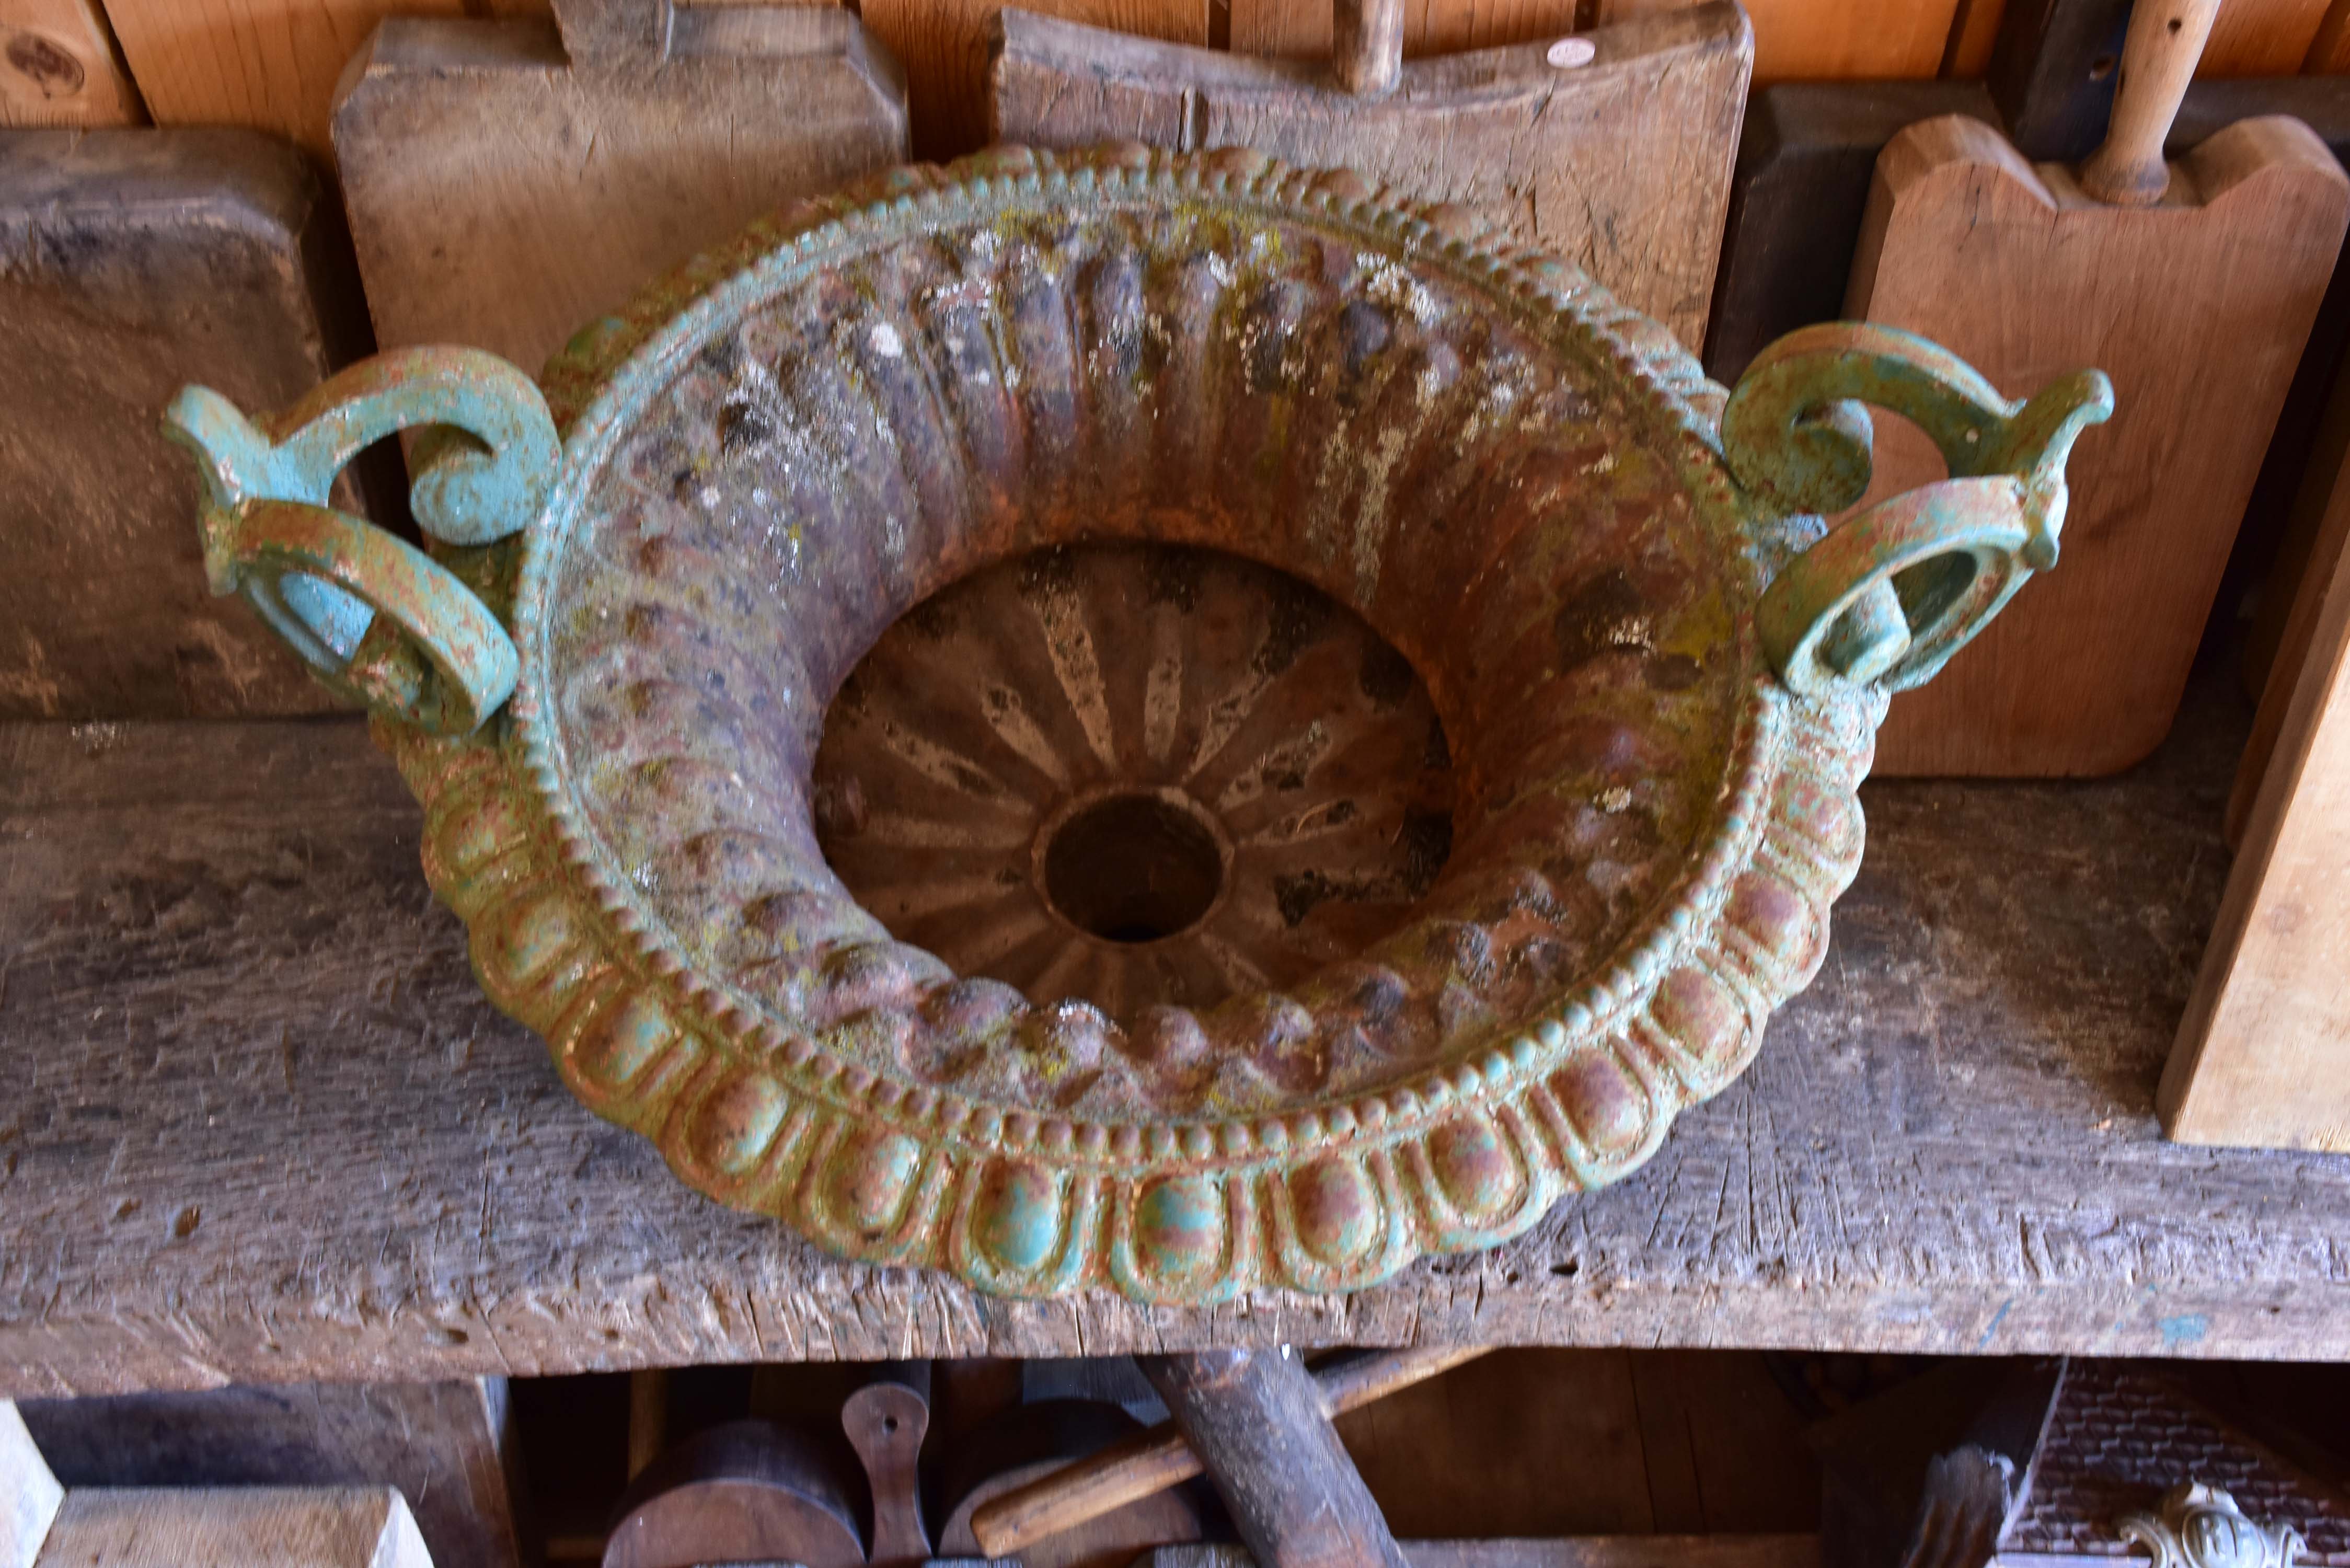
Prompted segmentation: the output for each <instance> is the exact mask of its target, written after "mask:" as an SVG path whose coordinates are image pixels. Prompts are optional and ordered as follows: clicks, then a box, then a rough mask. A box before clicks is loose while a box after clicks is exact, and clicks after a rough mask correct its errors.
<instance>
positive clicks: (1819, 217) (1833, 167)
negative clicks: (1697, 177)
mask: <svg viewBox="0 0 2350 1568" xmlns="http://www.w3.org/2000/svg"><path fill="white" fill-rule="evenodd" d="M1938 114H1971V115H1974V116H1976V117H1977V118H1979V119H1996V118H1997V115H1998V111H1997V110H1996V109H1993V108H1992V107H1991V94H1990V93H1988V92H1986V91H1985V90H1984V89H1983V86H1982V84H1981V82H1939V81H1922V82H1782V83H1779V84H1778V85H1776V86H1773V87H1766V88H1756V89H1755V90H1754V94H1753V96H1752V98H1750V99H1748V100H1747V103H1746V125H1745V129H1744V130H1743V131H1742V134H1741V135H1740V137H1739V141H1738V167H1737V170H1736V171H1735V172H1734V173H1732V174H1731V180H1730V218H1729V223H1728V224H1727V226H1726V228H1725V230H1724V233H1723V238H1722V244H1721V265H1720V268H1719V270H1718V271H1717V272H1716V273H1715V275H1714V280H1713V314H1712V317H1711V328H1710V330H1709V331H1708V332H1707V334H1706V340H1705V368H1706V372H1707V374H1709V375H1711V376H1712V377H1713V378H1714V379H1716V380H1718V381H1721V382H1724V383H1725V384H1727V383H1731V382H1735V381H1736V380H1737V379H1738V378H1739V377H1740V376H1742V375H1744V374H1745V373H1746V366H1747V364H1748V362H1749V361H1751V360H1752V358H1754V356H1755V355H1757V354H1759V353H1761V352H1762V351H1763V348H1765V347H1766V346H1767V345H1769V344H1770V343H1771V341H1772V340H1773V338H1776V337H1781V336H1783V335H1784V334H1786V333H1789V332H1793V331H1794V329H1795V328H1796V327H1804V326H1807V325H1809V324H1810V323H1812V322H1814V321H1834V320H1835V319H1836V318H1837V317H1840V316H1842V315H1843V314H1844V293H1845V286H1846V284H1847V283H1849V282H1850V281H1851V278H1852V251H1853V245H1854V244H1855V243H1856V241H1858V239H1859V238H1860V219H1861V214H1862V213H1863V212H1865V211H1866V209H1867V206H1868V182H1869V178H1870V176H1871V175H1872V174H1874V173H1875V172H1876V170H1877V154H1878V153H1880V152H1882V151H1885V144H1886V143H1887V141H1889V140H1892V139H1893V133H1894V132H1895V131H1898V130H1900V129H1901V128H1902V127H1903V126H1905V125H1910V124H1914V123H1915V122H1916V121H1918V120H1920V119H1933V118H1934V117H1935V116H1936V115H1938Z"/></svg>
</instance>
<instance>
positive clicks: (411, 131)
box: [334, 0, 906, 370]
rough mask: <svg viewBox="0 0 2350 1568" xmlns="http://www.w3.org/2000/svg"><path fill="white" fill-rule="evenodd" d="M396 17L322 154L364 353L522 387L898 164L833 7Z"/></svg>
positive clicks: (901, 125)
mask: <svg viewBox="0 0 2350 1568" xmlns="http://www.w3.org/2000/svg"><path fill="white" fill-rule="evenodd" d="M556 22H557V23H558V24H559V25H560V32H559V34H558V31H557V27H556V26H551V25H549V24H547V23H546V22H544V21H538V20H529V19H523V20H515V21H504V22H499V21H443V20H434V19H410V18H394V19H392V20H390V21H387V22H385V23H384V24H383V25H382V26H380V27H379V28H378V29H377V30H376V32H375V34H374V36H372V37H371V38H370V39H369V43H368V45H367V47H365V49H363V50H362V51H361V53H360V54H359V55H358V56H357V57H354V58H353V60H352V62H351V64H350V66H349V67H348V69H346V71H345V72H344V76H343V86H342V89H341V91H340V93H339V94H338V98H337V101H336V107H335V119H334V134H335V151H336V155H337V157H338V161H340V164H341V168H342V179H343V195H344V201H345V203H346V205H347V206H348V209H349V212H350V219H351V234H352V238H353V240H354V241H355V242H356V243H357V245H358V248H359V271H360V274H361V275H362V276H363V277H364V278H365V279H366V283H367V294H368V305H369V310H370V311H371V312H372V313H373V315H374V317H375V325H376V336H377V338H378V339H379V340H380V343H381V345H382V346H383V347H384V348H397V347H401V346H404V345H408V344H414V343H463V344H470V345H472V346H473V347H476V348H487V349H489V350H491V351H492V352H494V353H497V354H501V355H504V357H505V358H508V359H511V360H513V361H515V363H516V364H518V365H521V366H522V367H523V368H524V369H531V370H535V369H537V368H538V366H539V365H540V364H541V363H543V362H544V361H545V360H546V357H547V355H548V354H549V353H550V352H552V351H553V350H554V349H556V348H558V347H560V346H561V345H562V344H563V343H564V342H565V341H566V340H567V339H568V338H569V337H570V336H571V335H572V333H573V332H575V331H577V329H578V328H579V327H583V326H585V325H587V322H589V321H591V320H593V319H594V318H595V317H597V316H598V315H600V314H602V313H603V312H605V311H607V310H608V309H610V308H611V307H612V306H615V305H617V304H619V303H620V302H621V301H622V300H624V299H626V298H628V297H629V295H631V294H632V293H634V292H635V291H636V290H637V289H638V288H639V287H641V286H643V285H644V284H645V283H646V282H648V281H650V279H651V278H653V277H655V276H657V275H659V274H660V273H662V272H664V271H666V270H667V269H669V268H670V267H672V266H674V265H678V264H679V263H681V262H682V261H684V260H686V259H687V258H688V257H690V256H691V255H693V254H695V253H696V252H697V251H700V250H702V249H703V248H705V247H707V246H709V245H711V244H716V243H717V242H719V241H722V240H724V239H728V238H730V237H732V236H733V234H735V233H736V232H737V231H739V230H740V229H742V228H743V225H745V224H746V223H750V222H751V221H752V220H753V219H754V218H756V217H758V216H759V215H760V214H762V213H766V212H769V211H771V210H773V209H774V208H775V207H777V206H780V205H782V204H783V203H784V202H787V201H790V200H791V199H793V198H795V197H799V196H806V195H812V194H814V193H816V192H820V191H824V190H827V189H829V188H830V187H832V186H834V185H837V184H839V183H840V182H843V181H846V180H848V179H851V178H854V177H855V176H857V175H858V174H862V173H865V172H867V171H871V170H875V169H880V168H886V167H888V166H889V165H890V164H892V163H896V162H899V161H903V160H904V158H905V155H906V90H905V83H904V79H903V78H902V77H901V75H900V74H899V69H898V67H897V63H896V62H895V61H894V60H892V59H890V57H889V54H888V53H887V51H885V50H883V49H881V48H880V47H879V46H878V45H876V44H875V43H874V42H873V41H872V39H871V38H870V37H869V36H868V35H867V34H866V32H865V30H864V28H863V27H862V26H860V25H859V24H858V20H857V18H856V17H855V16H851V15H849V14H848V13H847V12H846V11H843V10H839V9H837V8H834V7H831V6H818V7H807V8H778V7H768V6H703V7H693V8H675V9H673V8H672V7H671V5H670V3H669V0H560V3H559V4H558V5H556Z"/></svg>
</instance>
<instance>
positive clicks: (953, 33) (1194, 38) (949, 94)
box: [864, 0, 1329, 160]
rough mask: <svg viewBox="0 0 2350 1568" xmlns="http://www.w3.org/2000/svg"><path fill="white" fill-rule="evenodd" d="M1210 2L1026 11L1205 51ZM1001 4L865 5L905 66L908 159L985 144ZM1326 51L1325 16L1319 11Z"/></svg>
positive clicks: (908, 1) (893, 0) (971, 0)
mask: <svg viewBox="0 0 2350 1568" xmlns="http://www.w3.org/2000/svg"><path fill="white" fill-rule="evenodd" d="M1000 5H1001V0H864V16H865V22H866V25H867V26H869V27H871V28H872V29H873V31H874V32H875V34H876V35H878V36H879V37H880V39H881V41H882V42H883V43H885V44H887V45H888V46H889V52H890V53H891V54H893V55H895V56H897V57H898V58H899V61H900V62H902V63H903V64H904V66H905V67H906V86H907V90H908V94H909V96H910V100H911V102H912V106H913V114H914V123H913V133H914V152H915V155H916V156H917V157H920V158H927V159H933V160H941V159H947V158H954V157H959V156H961V155H962V154H963V153H965V152H970V151H974V150H976V149H978V148H979V147H981V146H983V145H984V144H985V143H986V142H987V140H989V137H988V118H987V90H988V89H987V44H988V36H989V31H990V28H991V26H993V21H994V18H995V13H996V11H997V10H998V9H999V8H1000ZM1208 5H1209V0H1030V4H1029V5H1027V9H1029V10H1032V11H1035V12H1037V13H1038V14H1040V15H1043V16H1056V17H1060V18H1062V19H1064V20H1066V21H1071V22H1079V23H1083V24H1085V25H1087V26H1095V27H1104V28H1108V29H1110V30H1112V31H1114V32H1118V33H1128V34H1132V35H1135V36H1139V37H1146V38H1162V39H1165V40H1166V41H1167V42H1169V43H1174V44H1191V45H1199V46H1204V45H1205V44H1206V43H1207V41H1208ZM1322 20H1323V24H1324V26H1325V28H1327V26H1328V24H1329V16H1328V13H1327V10H1326V8H1324V12H1323V18H1322ZM1323 47H1324V48H1325V50H1327V48H1328V35H1327V32H1325V34H1324V46H1323Z"/></svg>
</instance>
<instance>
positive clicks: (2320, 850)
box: [2159, 465, 2350, 1153]
mask: <svg viewBox="0 0 2350 1568" xmlns="http://www.w3.org/2000/svg"><path fill="white" fill-rule="evenodd" d="M2324 521H2325V526H2324V531H2323V535H2322V537H2324V539H2325V540H2326V541H2327V545H2328V547H2329V548H2330V550H2331V555H2330V556H2326V557H2324V558H2321V559H2319V560H2315V561H2313V562H2312V565H2311V569H2310V571H2309V573H2308V574H2307V576H2305V577H2304V578H2303V585H2302V595H2301V602H2300V603H2299V604H2297V605H2296V607H2295V619H2296V620H2297V621H2299V622H2301V623H2302V624H2303V626H2304V627H2305V628H2306V631H2307V641H2306V644H2305V647H2306V649H2307V652H2306V654H2305V655H2304V656H2303V657H2302V658H2301V659H2299V661H2298V663H2297V665H2296V664H2293V663H2289V662H2288V660H2289V659H2291V658H2292V654H2291V651H2290V649H2289V650H2288V652H2287V653H2286V654H2285V655H2283V656H2282V657H2281V658H2280V659H2279V662H2278V666H2277V672H2276V675H2275V676H2274V677H2273V678H2272V680H2271V688H2272V689H2271V691H2270V692H2269V694H2268V696H2267V697H2266V698H2265V699H2264V700H2263V701H2262V727H2261V729H2259V730H2256V731H2255V733H2254V743H2253V745H2252V746H2251V747H2250V748H2248V751H2247V754H2246V758H2245V763H2244V766H2245V775H2244V779H2243V781H2242V782H2241V783H2240V786H2239V787H2240V790H2241V789H2245V788H2246V786H2249V791H2248V793H2249V794H2250V798H2251V815H2250V820H2249V821H2248V822H2247V824H2246V826H2245V831H2244V839H2243V844H2242V846H2241V848H2240V849H2239V850H2238V852H2237V855H2236V864H2235V867H2234V869H2233V870H2231V871H2230V873H2229V877H2228V890H2227V893H2226V895H2225V896H2224V898H2222V900H2221V902H2220V919H2219V922H2218V925H2217V928H2216V929H2214V930H2213V932H2212V934H2211V944H2210V947H2209V948H2208V949H2206V950H2205V951H2204V955H2203V968H2202V971H2201V973H2200V974H2199V975H2198V976H2197V978H2196V981H2195V992H2194V995H2193V997H2192V998H2191V999H2190V1000H2189V1002H2188V1005H2187V1015H2186V1017H2185V1019H2184V1020H2183V1021H2181V1023H2179V1026H2178V1043H2177V1044H2175V1045H2174V1046H2173V1047H2172V1048H2171V1054H2170V1060H2169V1063H2168V1065H2167V1066H2166V1067H2165V1069H2164V1071H2163V1075H2162V1087H2161V1091H2160V1095H2159V1103H2160V1107H2161V1110H2162V1116H2163V1125H2164V1127H2165V1128H2166V1129H2167V1130H2168V1132H2169V1134H2170V1136H2171V1137H2174V1138H2177V1139H2178V1140H2179V1141H2180V1142H2182V1143H2199V1144H2224V1145H2230V1146H2235V1147H2247V1146H2250V1147H2265V1148H2311V1149H2325V1150H2329V1151H2333V1152H2336V1153H2340V1152H2346V1151H2350V896H2345V895H2350V559H2345V556H2350V549H2345V539H2350V465H2345V466H2343V467H2340V468H2337V469H2336V470H2335V471H2334V477H2333V483H2332V487H2331V493H2330V495H2329V497H2328V499H2327V503H2326V508H2325V520H2324ZM2272 707H2273V708H2274V709H2275V710H2277V711H2276V712H2275V713H2274V714H2273V716H2272ZM2272 725H2273V727H2271V726H2272ZM2271 737H2272V739H2271Z"/></svg>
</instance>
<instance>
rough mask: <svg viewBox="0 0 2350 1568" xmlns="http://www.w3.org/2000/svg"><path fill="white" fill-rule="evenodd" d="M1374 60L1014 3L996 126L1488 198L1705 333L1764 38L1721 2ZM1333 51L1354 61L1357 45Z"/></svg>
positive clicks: (1686, 335)
mask: <svg viewBox="0 0 2350 1568" xmlns="http://www.w3.org/2000/svg"><path fill="white" fill-rule="evenodd" d="M1389 9H1390V10H1391V11H1393V12H1394V14H1395V24H1396V25H1395V26H1394V27H1393V28H1392V29H1390V30H1388V31H1387V32H1385V33H1383V34H1382V35H1381V36H1382V37H1383V38H1384V40H1385V41H1384V43H1383V44H1382V47H1381V51H1380V52H1381V58H1380V59H1378V61H1377V62H1375V63H1373V64H1372V65H1370V66H1368V67H1366V68H1369V69H1372V70H1373V71H1374V73H1375V74H1376V75H1377V77H1378V79H1379V80H1380V81H1381V82H1382V83H1383V84H1385V85H1384V86H1383V87H1382V88H1380V89H1379V90H1378V91H1370V92H1366V91H1357V90H1353V89H1351V88H1349V87H1348V86H1347V84H1346V82H1345V81H1344V80H1342V79H1341V75H1340V72H1339V71H1338V70H1336V69H1333V70H1326V69H1324V68H1322V67H1319V66H1316V65H1313V64H1306V63H1301V62H1296V61H1288V60H1265V59H1256V58H1253V57H1246V56H1241V55H1233V54H1226V53H1222V52H1220V51H1215V50H1209V49H1194V48H1187V47H1180V46H1177V45H1171V44H1162V43H1154V42H1151V41H1149V40H1145V39H1138V38H1129V37H1124V36H1118V35H1115V34H1110V33H1107V32H1104V31H1102V30H1100V29H1098V28H1089V27H1081V26H1076V25H1074V24H1070V23H1066V22H1058V21H1054V20H1051V19H1049V18H1045V17H1041V16H1032V15H1029V14H1027V13H1025V12H1022V11H1019V10H1006V11H1005V12H1004V13H1003V18H1002V21H1001V23H1000V33H999V36H998V39H997V42H996V46H995V55H994V58H993V63H992V65H991V67H990V81H991V85H992V88H993V104H994V110H993V120H992V122H991V130H993V134H994V135H995V136H996V137H997V138H998V139H1000V140H1012V141H1025V142H1029V143H1032V144H1035V145H1038V146H1045V147H1068V146H1076V145H1082V144H1084V143H1087V142H1090V141H1097V140H1106V139H1114V138H1127V139H1131V140H1140V141H1148V142H1150V143H1153V144H1154V145H1158V146H1162V147H1168V148H1172V149H1176V150H1180V151H1194V150H1198V149H1203V148H1214V147H1229V146H1247V147H1252V148H1254V149H1256V150H1257V151H1262V152H1265V153H1268V154H1271V155H1272V156H1274V157H1276V158H1280V159H1283V160H1285V161H1289V162H1292V163H1297V164H1302V165H1306V166H1330V165H1336V166H1341V167H1345V168H1350V169H1354V170H1357V171H1360V172H1362V173H1364V174H1366V175H1367V176H1369V177H1371V178H1373V179H1377V180H1380V181H1384V182H1388V183H1391V184H1393V185H1395V186H1397V187H1398V188H1399V189H1401V190H1403V191H1405V192H1409V193H1410V194H1412V195H1414V196H1417V197H1419V199H1421V200H1424V201H1430V202H1452V203H1457V204H1459V205H1461V206H1465V207H1468V208H1471V209H1472V210H1473V211H1475V212H1477V213H1480V214H1481V215H1482V216H1483V217H1485V218H1486V219H1487V220H1488V221H1489V222H1491V223H1493V224H1495V225H1496V226H1498V227H1500V228H1502V229H1503V230H1505V231H1506V232H1507V233H1509V234H1511V235H1513V237H1514V238H1516V239H1517V240H1518V241H1520V242H1521V243H1523V244H1530V245H1538V246H1541V247H1543V248H1545V249H1549V250H1552V251H1555V252H1556V253H1557V254H1561V255H1564V256H1565V257H1567V258H1568V259H1570V260H1573V261H1575V262H1578V263H1580V264H1581V265H1583V266H1584V268H1585V269H1586V271H1588V272H1589V273H1591V275H1593V276H1594V277H1596V278H1597V279H1598V280H1599V281H1600V282H1601V283H1603V284H1605V285H1607V286H1608V287H1609V288H1611V289H1613V290H1614V291H1615V292H1616V293H1617V296H1619V297H1621V298H1622V299H1623V300H1624V302H1625V303H1626V304H1627V305H1629V306H1632V307H1633V308H1635V309H1637V310H1639V311H1641V312H1643V313H1645V314H1647V315H1649V316H1652V317H1656V318H1657V319H1658V320H1659V321H1661V322H1663V323H1664V324H1665V325H1666V326H1667V327H1670V328H1671V329H1672V331H1673V332H1674V333H1675V335H1676V336H1678V337H1679V338H1680V339H1681V341H1682V342H1683V343H1686V344H1689V345H1691V346H1695V345H1697V344H1700V343H1701V342H1703V340H1704V335H1705V320H1706V313H1707V310H1708V308H1709V306H1710V303H1711V296H1712V289H1713V269H1714V261H1715V257H1716V255H1717V254H1718V253H1719V249H1720V236H1721V223H1722V213H1723V211H1724V209H1725V207H1726V205H1727V203H1728V200H1729V189H1730V173H1731V164H1732V162H1733V160H1734V156H1735V152H1736V149H1737V144H1738V126H1739V119H1740V116H1741V114H1742V111H1743V109H1744V104H1745V95H1746V81H1747V77H1748V74H1749V70H1750V67H1751V62H1752V50H1753V40H1752V32H1751V30H1750V29H1749V27H1748V26H1747V25H1746V21H1745V17H1744V16H1743V14H1742V12H1741V11H1740V10H1739V9H1738V7H1737V6H1736V5H1733V4H1731V3H1729V0H1713V3H1711V4H1707V5H1697V6H1693V7H1690V8H1689V9H1686V10H1680V11H1676V12H1672V13H1670V14H1667V15H1659V16H1650V17H1643V18H1640V19H1638V20H1634V21H1629V22H1625V23H1622V24H1619V25H1617V26H1608V27H1602V28H1599V29H1596V30H1595V31H1593V32H1590V33H1587V34H1581V35H1577V36H1575V37H1573V38H1571V39H1566V40H1556V39H1554V40H1551V41H1550V42H1547V43H1533V44H1523V45H1516V46H1513V47H1504V48H1496V49H1487V50H1482V51H1477V52H1473V53H1470V54H1463V55H1452V56H1447V57H1441V58H1435V59H1423V60H1413V61H1401V60H1400V59H1399V55H1400V48H1401V30H1400V20H1401V16H1400V6H1399V5H1391V6H1390V7H1389ZM1338 64H1339V65H1340V66H1341V67H1346V60H1345V57H1344V56H1343V54H1342V56H1341V58H1340V60H1339V62H1338ZM1346 68H1352V67H1346Z"/></svg>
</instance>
